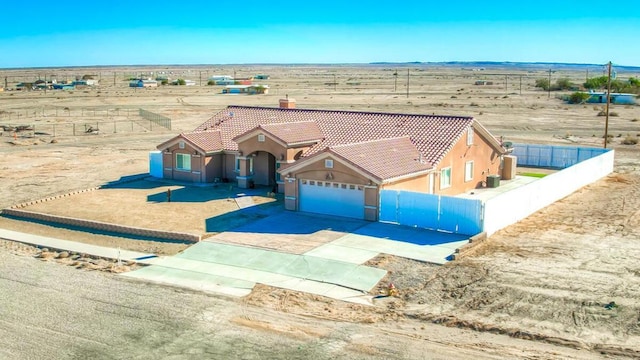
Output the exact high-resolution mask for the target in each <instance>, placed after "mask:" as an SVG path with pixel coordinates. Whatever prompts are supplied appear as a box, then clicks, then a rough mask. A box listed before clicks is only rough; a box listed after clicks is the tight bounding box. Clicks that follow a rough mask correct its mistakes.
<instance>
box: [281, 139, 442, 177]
mask: <svg viewBox="0 0 640 360" xmlns="http://www.w3.org/2000/svg"><path fill="white" fill-rule="evenodd" d="M327 157H334V158H336V159H338V160H339V161H341V162H342V163H344V164H345V165H347V166H348V167H350V168H352V169H354V170H356V171H357V172H359V173H360V174H362V175H364V176H366V177H368V178H370V179H371V180H373V181H374V182H376V183H384V182H391V181H393V180H396V179H398V178H403V177H411V176H417V175H419V174H421V173H425V172H428V171H430V170H432V169H433V167H432V166H431V164H429V163H428V162H426V161H425V160H424V159H422V158H421V155H420V152H419V151H418V149H416V147H415V146H414V145H413V143H412V142H411V139H409V138H408V137H402V138H391V139H379V140H373V141H365V142H361V143H356V144H348V145H338V146H334V147H328V148H325V149H324V150H323V151H322V152H318V153H316V154H314V155H312V156H310V157H308V158H304V159H301V160H299V161H298V162H296V163H295V164H293V165H291V166H288V167H286V168H281V172H282V173H284V172H290V171H295V170H298V169H302V168H304V167H305V166H307V165H309V164H311V163H314V162H316V161H319V160H322V159H325V158H327Z"/></svg>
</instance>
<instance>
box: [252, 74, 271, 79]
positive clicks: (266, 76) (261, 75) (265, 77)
mask: <svg viewBox="0 0 640 360" xmlns="http://www.w3.org/2000/svg"><path fill="white" fill-rule="evenodd" d="M269 78H270V76H269V75H266V74H258V75H256V76H255V79H256V80H269Z"/></svg>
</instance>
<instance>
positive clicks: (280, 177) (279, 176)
mask: <svg viewBox="0 0 640 360" xmlns="http://www.w3.org/2000/svg"><path fill="white" fill-rule="evenodd" d="M280 166H282V164H281V163H279V162H277V163H276V181H282V175H280V173H279V172H278V169H280Z"/></svg>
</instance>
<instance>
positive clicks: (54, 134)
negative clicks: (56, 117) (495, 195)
mask: <svg viewBox="0 0 640 360" xmlns="http://www.w3.org/2000/svg"><path fill="white" fill-rule="evenodd" d="M53 137H56V124H53ZM176 156H177V155H176Z"/></svg>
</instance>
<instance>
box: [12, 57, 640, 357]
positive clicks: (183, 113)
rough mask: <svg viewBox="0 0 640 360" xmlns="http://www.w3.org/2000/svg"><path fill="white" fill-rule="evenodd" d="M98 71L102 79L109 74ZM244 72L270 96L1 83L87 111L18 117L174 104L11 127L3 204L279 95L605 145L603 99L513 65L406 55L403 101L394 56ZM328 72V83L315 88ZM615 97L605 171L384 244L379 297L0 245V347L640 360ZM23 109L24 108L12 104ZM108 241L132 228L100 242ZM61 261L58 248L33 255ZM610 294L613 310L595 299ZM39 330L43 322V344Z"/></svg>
mask: <svg viewBox="0 0 640 360" xmlns="http://www.w3.org/2000/svg"><path fill="white" fill-rule="evenodd" d="M64 71H71V70H64ZM64 71H63V70H60V72H64ZM83 71H89V70H86V69H83ZM104 71H105V74H103V75H102V76H103V78H107V79H110V78H111V75H109V74H106V71H107V70H104ZM109 71H111V70H109ZM197 71H199V70H197V69H196V70H195V72H194V73H193V74H197ZM205 71H207V70H205ZM208 71H211V72H214V71H215V72H218V71H223V72H225V73H226V72H228V69H216V70H208ZM243 71H246V72H247V73H249V72H255V73H270V74H271V75H272V79H271V80H269V81H266V83H268V84H270V85H271V86H272V94H270V95H266V96H251V97H249V96H223V95H218V94H215V93H216V92H217V91H218V90H214V88H213V87H194V88H186V87H167V88H161V89H153V90H146V91H140V90H138V91H134V90H132V89H129V88H126V83H125V82H122V81H120V80H118V81H117V84H116V86H113V85H109V84H107V85H105V86H102V87H100V88H99V90H86V92H85V91H75V92H73V93H62V92H47V94H46V95H45V94H44V93H41V92H32V93H17V92H4V93H0V110H1V111H3V112H4V113H2V114H0V124H10V125H19V124H31V123H34V122H36V121H37V122H38V123H40V124H49V123H50V122H54V121H57V122H58V123H59V124H60V125H59V126H61V127H62V126H66V125H62V124H65V123H68V122H69V121H76V122H77V123H78V126H81V125H82V124H84V123H85V120H84V119H83V118H82V116H76V117H74V116H71V117H62V116H60V117H59V118H55V117H52V116H47V118H46V119H45V118H43V117H38V116H36V115H34V116H33V117H29V115H28V114H29V113H30V112H31V113H34V112H35V113H38V112H40V113H42V112H43V110H42V109H44V112H45V113H47V112H48V114H52V113H53V110H52V109H54V110H55V109H56V108H58V109H64V108H69V109H70V111H74V110H76V111H80V109H83V108H94V109H106V108H111V109H113V108H116V107H120V108H126V107H128V108H135V109H137V108H138V107H142V108H145V109H147V110H150V111H154V112H157V113H159V114H162V115H165V116H170V117H172V118H173V124H172V125H173V129H172V130H171V131H169V130H163V129H154V130H153V131H151V130H145V131H140V132H116V133H113V132H105V131H101V132H100V134H98V135H95V136H57V137H55V140H56V142H54V143H52V142H51V140H52V139H53V137H52V136H37V137H29V136H31V135H28V134H21V135H20V136H17V139H15V140H14V139H13V137H12V136H11V135H12V134H8V133H6V132H5V133H4V134H3V136H2V137H1V138H0V139H1V140H2V141H0V151H1V152H2V155H3V156H2V157H0V180H1V181H2V184H3V185H4V186H3V187H2V190H0V206H2V207H6V206H10V205H12V204H15V203H20V202H24V201H28V200H35V199H40V198H43V197H46V196H51V195H55V194H62V193H67V192H70V191H73V190H78V189H85V188H89V187H93V186H98V185H102V184H104V183H106V182H109V181H113V180H117V179H118V178H120V177H123V176H127V175H131V174H139V173H144V172H146V171H147V156H148V155H147V153H148V151H149V150H153V149H154V147H155V145H157V144H159V143H160V142H162V141H164V140H166V139H168V138H169V137H171V136H172V135H173V134H175V133H177V132H180V131H189V130H191V129H193V128H195V127H196V126H197V125H199V124H200V123H201V122H203V121H204V120H206V119H207V117H208V116H210V115H211V114H212V113H213V112H215V111H217V110H218V109H221V108H223V107H224V106H226V105H229V104H237V105H263V106H275V105H276V104H277V99H278V98H279V97H282V96H283V95H284V94H289V95H290V96H292V97H294V98H296V99H297V101H298V106H299V107H307V108H331V109H347V110H348V109H353V110H365V111H394V112H419V113H438V114H457V115H473V116H476V117H477V118H478V119H479V120H480V121H481V122H482V123H483V124H484V125H485V126H486V127H487V128H488V129H489V130H490V131H492V133H494V134H495V135H498V136H504V137H505V140H507V141H514V142H519V141H524V142H534V143H555V144H584V145H593V146H601V145H602V135H603V132H604V126H603V118H602V117H598V116H597V112H598V111H600V109H601V107H600V106H593V105H567V104H564V103H562V102H561V101H560V100H557V99H555V94H552V96H551V97H550V98H548V94H547V93H545V92H542V91H538V90H536V89H534V88H533V83H534V81H535V78H536V77H544V75H542V73H535V72H533V73H531V72H526V71H522V72H517V73H516V72H514V73H513V74H512V75H511V76H510V77H509V82H508V84H507V86H506V89H505V86H504V83H500V82H498V83H497V84H498V85H494V86H474V85H472V84H473V82H474V81H475V80H477V79H480V78H488V79H494V80H496V79H503V78H504V76H503V75H501V76H497V75H495V76H494V75H483V74H478V73H470V72H468V71H466V70H460V69H454V70H452V69H428V70H427V71H417V70H416V69H413V70H412V72H413V75H412V78H411V87H410V90H411V94H410V96H409V97H408V98H407V97H406V93H405V92H406V88H404V87H403V86H404V85H403V82H402V79H401V78H399V79H398V89H397V92H395V93H394V92H393V89H394V77H393V76H392V73H393V69H386V68H384V67H379V68H351V67H333V68H331V67H327V68H322V67H294V68H257V67H256V68H248V67H247V68H246V69H243ZM405 71H406V70H405ZM501 72H502V73H505V72H508V70H501ZM334 74H335V75H336V80H337V81H338V85H336V86H333V85H330V86H329V85H326V84H327V83H330V82H333V79H334ZM0 75H3V74H0ZM12 75H13V76H15V79H18V77H19V76H27V75H26V74H12ZM520 75H522V77H523V85H522V94H520V87H519V81H518V80H519V79H520ZM565 75H566V76H567V77H570V78H571V79H574V81H576V82H580V81H582V79H584V74H582V73H579V72H575V73H571V72H567V73H566V74H554V76H565ZM635 75H636V76H637V75H638V74H635ZM625 76H626V75H625ZM205 77H206V76H205ZM118 79H120V75H118ZM347 83H351V84H356V83H360V84H359V85H348V84H347ZM612 110H613V111H615V112H616V113H617V114H618V116H615V117H611V118H610V127H609V133H610V134H612V135H613V139H612V142H611V145H610V146H611V147H613V148H615V149H616V167H615V173H614V174H613V175H611V176H609V177H608V178H606V179H603V180H601V181H599V182H597V183H595V184H592V185H590V186H587V187H586V188H584V189H581V190H580V191H578V192H577V193H575V194H573V195H571V196H569V197H567V198H565V199H563V200H561V201H559V202H558V203H556V204H554V205H552V206H549V207H547V208H545V209H544V210H542V211H541V212H539V213H537V214H535V215H533V216H530V217H529V218H527V219H525V220H523V221H521V222H519V223H518V224H515V225H513V226H511V227H509V228H507V229H504V230H502V231H500V232H498V233H496V234H495V235H493V236H492V237H491V238H490V239H489V240H488V241H487V242H486V243H484V244H483V245H482V247H480V248H478V249H477V250H476V252H475V253H474V254H472V255H471V256H469V257H467V258H465V259H463V260H461V261H456V262H454V263H450V264H448V265H446V266H442V267H436V266H432V265H428V264H423V263H418V262H415V261H410V260H406V259H400V258H395V257H391V256H380V257H378V258H376V259H374V260H373V261H372V262H371V264H370V265H375V266H379V267H382V268H385V269H387V270H389V275H388V278H387V279H385V280H384V281H383V282H382V283H381V284H380V288H379V289H376V291H383V289H384V286H385V285H386V284H387V283H388V282H393V283H394V284H396V286H397V287H398V288H399V290H400V296H399V297H398V298H391V299H386V300H380V301H379V302H378V303H377V304H376V306H375V307H367V308H363V307H358V306H354V305H352V304H344V303H340V302H337V301H333V300H329V299H325V298H321V297H317V296H313V295H308V294H302V293H296V292H290V291H286V290H281V289H273V288H268V287H264V286H260V287H258V288H256V290H254V292H253V293H252V294H251V295H249V296H248V297H246V298H245V299H241V300H235V299H226V298H222V297H219V296H209V295H204V294H193V293H188V292H183V291H180V290H175V289H167V288H162V287H158V286H153V285H147V284H139V283H129V282H127V281H123V280H121V279H119V278H117V277H115V276H114V275H111V274H110V273H109V272H108V271H102V272H92V271H87V270H89V269H86V270H82V269H80V270H77V269H74V267H77V266H63V265H64V262H62V264H59V263H58V262H61V261H58V260H56V261H55V262H54V261H52V260H49V261H42V260H41V259H42V258H43V256H42V254H41V253H40V252H35V250H29V249H24V248H21V249H13V248H11V247H10V245H7V244H6V243H4V244H2V245H3V246H1V247H0V260H1V261H0V270H1V271H0V274H1V275H0V294H3V296H0V305H2V306H0V315H1V316H0V318H2V319H3V320H1V321H2V323H3V325H4V326H3V327H2V328H4V329H6V330H0V331H3V332H4V334H3V336H0V339H3V340H0V341H2V342H0V355H6V356H7V357H11V358H18V359H21V358H24V359H27V358H43V357H47V355H50V354H54V355H57V356H55V357H57V358H78V357H85V356H80V355H79V354H82V355H87V354H90V355H95V356H94V357H95V358H121V357H123V356H122V355H121V354H117V353H114V352H113V348H119V349H121V350H122V351H124V352H126V353H127V354H132V355H135V356H140V357H143V358H144V357H145V356H148V355H149V356H151V357H172V358H198V357H202V356H209V357H215V356H216V355H217V356H223V355H224V356H226V357H227V358H234V357H235V358H262V357H265V356H266V357H269V358H318V359H321V358H370V357H373V358H398V359H399V358H424V357H425V354H429V357H431V358H469V357H477V358H481V359H482V358H536V359H540V358H542V359H544V358H549V359H551V358H599V357H603V356H604V357H614V358H615V357H630V358H633V357H640V352H639V349H640V305H639V304H640V292H639V290H638V289H640V265H639V264H638V261H637V259H638V257H639V256H640V242H639V241H638V235H639V233H638V232H639V231H638V230H637V229H638V225H639V224H638V223H639V222H640V213H639V212H638V210H637V209H640V203H639V202H640V198H639V197H638V191H639V190H640V165H638V164H639V162H638V161H639V160H640V152H639V148H638V145H631V146H628V145H621V144H620V142H621V140H622V139H623V138H625V137H626V136H627V135H629V136H636V135H637V134H639V133H640V125H639V124H638V119H640V107H638V106H613V107H612ZM20 111H24V114H26V115H24V116H23V117H17V116H16V115H15V114H18V113H20ZM7 114H14V115H13V117H10V118H9V115H7ZM69 118H71V120H70V119H69ZM93 120H94V119H91V121H93ZM131 121H133V120H131ZM36 144H37V145H36ZM70 206H72V205H70ZM127 206H131V204H127ZM74 211H76V210H74ZM78 211H79V210H78ZM87 211H88V210H87ZM0 220H1V223H0V226H3V227H7V228H11V227H12V226H13V227H17V228H20V229H22V231H27V230H29V229H31V231H33V232H46V233H49V234H54V235H55V234H60V236H63V237H66V238H70V239H73V237H74V236H77V237H81V236H82V234H75V235H74V232H73V231H72V230H58V229H54V228H51V227H46V226H44V225H37V224H28V223H27V224H25V223H21V222H16V221H14V220H10V219H0ZM103 240H104V241H105V243H107V244H109V243H114V242H117V241H125V242H126V241H128V240H123V239H118V238H105V239H101V238H99V237H98V238H97V240H96V241H98V242H99V241H103ZM168 246H169V245H168V244H163V243H157V244H155V243H151V244H143V245H141V247H142V248H147V249H153V250H156V252H160V253H163V252H164V253H172V252H175V251H179V248H169V247H168ZM134 250H143V249H134ZM143 251H144V250H143ZM56 257H59V254H53V255H47V254H45V255H44V258H56ZM74 261H75V260H74ZM108 267H109V265H108V264H107V265H103V266H102V267H99V268H101V269H105V268H108ZM9 294H10V295H9ZM26 299H37V301H31V302H28V301H26ZM611 302H615V304H616V306H614V307H610V309H607V307H606V305H608V304H610V303H611ZM72 309H73V311H71V310H72ZM223 310H224V311H223ZM25 324H27V325H28V326H24V325H25ZM123 325H126V326H123ZM42 333H45V334H47V336H46V339H47V341H46V342H45V343H43V341H42V338H43V337H42ZM10 334H12V335H10ZM525 340H526V341H525ZM19 344H30V345H28V346H22V345H19ZM257 349H260V350H257ZM135 356H134V357H135ZM49 357H50V356H49Z"/></svg>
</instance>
